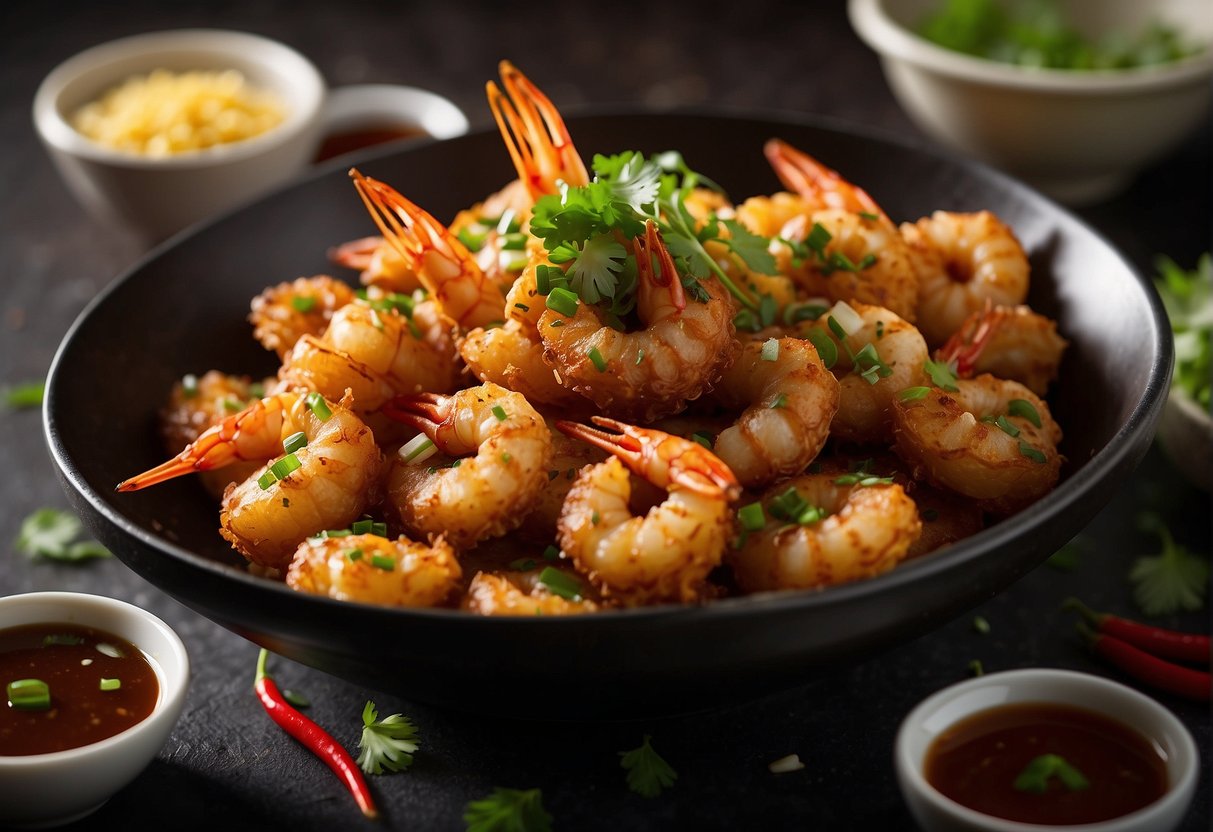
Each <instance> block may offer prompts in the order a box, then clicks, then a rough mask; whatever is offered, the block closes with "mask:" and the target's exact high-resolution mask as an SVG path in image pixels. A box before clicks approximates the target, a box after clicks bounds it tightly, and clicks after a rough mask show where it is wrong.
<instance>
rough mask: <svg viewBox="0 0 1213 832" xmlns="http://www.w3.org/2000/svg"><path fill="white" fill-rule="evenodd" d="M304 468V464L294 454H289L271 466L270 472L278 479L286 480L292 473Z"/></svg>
mask: <svg viewBox="0 0 1213 832" xmlns="http://www.w3.org/2000/svg"><path fill="white" fill-rule="evenodd" d="M302 467H303V463H302V462H300V461H299V457H297V456H295V455H294V454H287V455H286V456H284V457H283V458H282V459H280V460H278V461H277V462H275V463H274V464H273V465H271V466H270V471H271V472H272V473H273V475H274V477H275V478H276V479H280V480H284V479H286V478H287V477H288V476H290V474H291V472H292V471H298V470H299V469H300V468H302Z"/></svg>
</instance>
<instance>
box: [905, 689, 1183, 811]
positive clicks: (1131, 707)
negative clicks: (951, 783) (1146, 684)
mask: <svg viewBox="0 0 1213 832" xmlns="http://www.w3.org/2000/svg"><path fill="white" fill-rule="evenodd" d="M1020 702H1046V703H1049V704H1058V705H1072V706H1075V707H1080V708H1085V709H1086V710H1089V711H1094V712H1095V713H1099V714H1103V715H1104V716H1106V717H1109V718H1111V719H1113V720H1116V721H1117V722H1120V723H1123V724H1124V725H1127V726H1130V727H1131V728H1134V729H1135V730H1137V731H1138V732H1139V733H1141V734H1142V735H1143V736H1144V737H1146V738H1147V739H1148V740H1150V741H1151V742H1153V743H1154V744H1155V745H1156V746H1157V748H1158V750H1159V751H1160V752H1161V753H1162V755H1163V756H1164V757H1165V758H1166V765H1167V791H1166V794H1164V795H1163V796H1162V797H1161V798H1159V799H1158V800H1156V801H1155V802H1153V803H1151V804H1150V805H1149V806H1146V807H1144V808H1142V809H1139V810H1138V811H1136V812H1132V813H1131V814H1128V815H1122V816H1121V817H1119V818H1113V819H1112V820H1107V821H1101V822H1099V823H1089V824H1081V825H1078V826H1073V827H1044V826H1040V825H1038V824H1034V823H1019V822H1017V821H1010V820H1005V819H1003V818H996V817H993V816H991V815H987V814H983V813H981V812H976V811H974V810H972V809H970V808H968V807H966V806H962V805H960V804H959V803H957V802H956V801H954V800H952V799H951V798H949V797H945V796H944V795H943V794H941V793H940V792H938V791H936V789H935V787H933V786H932V785H931V784H930V783H928V782H927V779H926V776H925V775H924V773H923V763H924V760H925V758H926V754H927V750H928V749H929V748H930V747H931V744H932V743H933V742H934V741H935V739H936V738H937V737H938V736H939V735H940V734H942V733H943V732H944V731H946V730H947V729H948V728H950V727H952V726H953V725H955V724H956V723H957V722H959V721H960V720H962V719H965V718H967V717H970V716H973V715H974V714H978V713H981V712H982V711H987V710H989V709H991V708H997V707H1000V706H1002V705H1010V704H1014V703H1020ZM893 763H894V767H895V768H896V770H897V783H898V785H899V786H900V787H901V793H902V796H903V797H904V798H905V800H906V803H907V804H908V805H909V807H910V813H911V814H913V815H914V819H915V820H917V821H918V823H919V824H920V825H921V826H922V828H923V829H925V830H927V832H1040V830H1042V829H1045V828H1052V829H1059V828H1066V829H1068V828H1073V829H1081V830H1082V831H1083V832H1168V830H1172V829H1175V828H1176V827H1177V826H1179V824H1180V822H1181V821H1182V820H1183V817H1184V812H1185V811H1186V810H1187V808H1188V804H1189V803H1191V802H1192V795H1193V794H1194V793H1195V791H1196V776H1197V774H1198V772H1199V769H1200V757H1199V755H1198V754H1197V752H1196V743H1195V742H1194V741H1193V739H1192V735H1191V734H1190V733H1188V729H1187V728H1185V727H1184V726H1183V723H1181V722H1180V721H1179V720H1178V719H1176V717H1175V715H1174V714H1172V713H1171V712H1170V711H1168V710H1167V709H1166V708H1164V707H1163V706H1162V705H1160V704H1158V703H1157V702H1155V701H1154V700H1153V699H1151V698H1149V697H1148V696H1145V695H1143V694H1141V693H1138V692H1137V691H1135V690H1133V689H1132V688H1128V687H1125V686H1124V685H1122V684H1120V683H1118V682H1112V681H1109V680H1108V679H1104V678H1101V677H1099V676H1092V675H1090V674H1087V673H1075V672H1073V671H1070V670H1049V669H1027V670H1009V671H1006V672H1005V673H991V674H989V675H987V676H979V677H977V678H976V679H970V680H968V681H966V682H961V683H960V684H957V685H952V686H951V687H949V688H944V689H943V690H941V691H939V692H938V693H936V694H934V695H933V696H931V697H929V698H927V699H926V700H924V701H923V702H922V703H921V704H920V705H918V707H916V708H915V709H914V710H912V711H910V714H909V715H908V716H907V717H906V718H905V720H904V721H902V723H901V728H900V729H898V731H897V740H896V743H895V744H894V748H893Z"/></svg>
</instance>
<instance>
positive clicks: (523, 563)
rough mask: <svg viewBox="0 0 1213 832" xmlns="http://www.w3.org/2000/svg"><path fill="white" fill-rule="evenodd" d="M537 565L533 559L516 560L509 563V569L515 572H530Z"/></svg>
mask: <svg viewBox="0 0 1213 832" xmlns="http://www.w3.org/2000/svg"><path fill="white" fill-rule="evenodd" d="M538 565H539V564H537V563H536V562H535V560H534V559H533V558H518V560H512V561H510V569H513V570H514V571H515V572H530V571H531V570H532V569H534V568H535V567H537V566H538Z"/></svg>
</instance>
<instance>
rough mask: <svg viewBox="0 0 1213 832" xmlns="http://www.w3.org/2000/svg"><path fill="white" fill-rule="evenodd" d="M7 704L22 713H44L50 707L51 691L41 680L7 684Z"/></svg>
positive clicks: (18, 681)
mask: <svg viewBox="0 0 1213 832" xmlns="http://www.w3.org/2000/svg"><path fill="white" fill-rule="evenodd" d="M8 704H9V706H10V707H12V708H17V709H19V710H22V711H45V710H46V709H48V708H49V707H50V706H51V689H50V687H49V686H48V685H47V684H46V682H44V681H42V680H41V679H17V680H16V681H14V682H9V683H8Z"/></svg>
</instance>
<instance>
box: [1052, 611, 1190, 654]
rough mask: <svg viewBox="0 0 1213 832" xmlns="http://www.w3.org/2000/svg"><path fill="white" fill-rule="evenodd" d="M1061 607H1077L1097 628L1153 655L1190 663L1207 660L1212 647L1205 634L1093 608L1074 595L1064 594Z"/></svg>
mask: <svg viewBox="0 0 1213 832" xmlns="http://www.w3.org/2000/svg"><path fill="white" fill-rule="evenodd" d="M1062 608H1063V609H1068V610H1077V611H1078V612H1079V613H1081V614H1082V617H1083V618H1085V619H1086V620H1087V621H1089V622H1090V623H1091V626H1093V627H1095V629H1097V630H1098V631H1099V632H1101V633H1104V634H1105V635H1109V636H1115V637H1116V638H1119V639H1121V640H1122V641H1127V642H1129V644H1132V645H1134V646H1135V647H1140V648H1141V649H1142V650H1145V651H1146V652H1148V653H1153V654H1154V655H1155V656H1162V657H1163V658H1167V659H1175V660H1176V661H1181V662H1191V663H1193V664H1202V665H1208V664H1209V663H1210V652H1211V648H1210V642H1209V637H1208V636H1206V635H1197V634H1196V633H1180V632H1177V631H1175V630H1164V629H1163V628H1162V627H1154V626H1151V625H1149V624H1142V623H1141V622H1139V621H1133V620H1132V619H1128V618H1121V617H1120V616H1117V615H1112V614H1110V613H1106V612H1096V611H1095V610H1092V609H1090V608H1089V607H1087V605H1086V604H1084V603H1083V602H1082V601H1079V600H1078V599H1077V598H1067V599H1066V600H1065V602H1063V603H1062Z"/></svg>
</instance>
